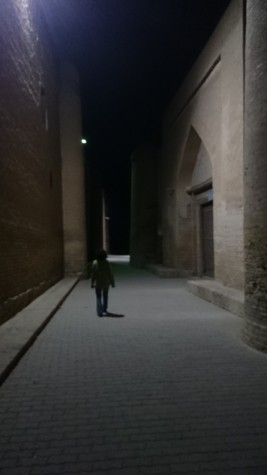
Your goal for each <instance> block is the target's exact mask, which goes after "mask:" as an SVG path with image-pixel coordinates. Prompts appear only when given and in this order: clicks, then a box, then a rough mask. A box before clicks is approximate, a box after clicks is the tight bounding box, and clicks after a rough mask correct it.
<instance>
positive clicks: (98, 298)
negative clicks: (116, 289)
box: [95, 287, 104, 317]
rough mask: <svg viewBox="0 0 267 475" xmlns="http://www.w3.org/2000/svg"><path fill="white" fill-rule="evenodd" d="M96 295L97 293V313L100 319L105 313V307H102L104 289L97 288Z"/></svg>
mask: <svg viewBox="0 0 267 475" xmlns="http://www.w3.org/2000/svg"><path fill="white" fill-rule="evenodd" d="M95 293H96V312H97V315H98V316H99V317H102V314H103V311H104V310H103V305H102V302H101V293H102V289H100V288H97V287H96V289H95Z"/></svg>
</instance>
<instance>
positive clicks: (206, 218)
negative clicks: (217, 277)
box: [201, 201, 214, 277]
mask: <svg viewBox="0 0 267 475" xmlns="http://www.w3.org/2000/svg"><path fill="white" fill-rule="evenodd" d="M201 221H202V256H203V275H205V276H208V277H214V240H213V201H211V202H209V203H205V204H202V205H201Z"/></svg>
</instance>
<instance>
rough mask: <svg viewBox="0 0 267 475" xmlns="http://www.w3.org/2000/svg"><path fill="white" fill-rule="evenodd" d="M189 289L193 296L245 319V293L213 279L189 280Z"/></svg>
mask: <svg viewBox="0 0 267 475" xmlns="http://www.w3.org/2000/svg"><path fill="white" fill-rule="evenodd" d="M187 286H188V289H189V290H190V292H192V293H193V294H195V295H197V296H198V297H201V298H203V299H205V300H208V301H209V302H211V303H213V304H215V305H218V306H219V307H222V308H224V309H225V310H228V312H231V313H234V314H235V315H238V316H239V317H244V293H243V292H242V291H240V290H236V289H233V288H230V287H226V286H225V285H223V284H221V283H220V282H217V281H216V280H212V279H207V280H206V279H198V280H189V281H188V282H187Z"/></svg>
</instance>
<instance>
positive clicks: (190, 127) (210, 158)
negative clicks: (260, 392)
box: [131, 0, 267, 351]
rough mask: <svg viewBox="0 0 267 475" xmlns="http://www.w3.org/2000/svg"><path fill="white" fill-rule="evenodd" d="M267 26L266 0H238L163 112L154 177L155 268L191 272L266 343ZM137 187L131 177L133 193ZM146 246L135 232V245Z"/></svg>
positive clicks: (194, 286) (204, 292)
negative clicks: (159, 245) (157, 255)
mask: <svg viewBox="0 0 267 475" xmlns="http://www.w3.org/2000/svg"><path fill="white" fill-rule="evenodd" d="M266 30H267V7H266V6H265V5H264V4H263V2H260V0H256V1H254V0H247V1H246V2H244V1H242V0H233V1H232V2H231V4H230V6H229V8H228V9H227V10H226V13H225V14H224V16H223V17H222V19H221V21H220V23H219V24H218V26H217V28H216V30H215V31H214V33H213V35H212V36H211V38H210V39H209V41H208V43H207V45H206V47H205V48H204V50H203V51H202V53H201V55H200V56H199V58H198V60H197V61H196V63H195V64H194V66H193V68H192V69H191V71H190V72H189V74H188V76H187V77H186V78H185V80H184V82H183V84H182V85H181V87H180V88H179V90H178V91H177V94H176V96H175V97H174V99H173V101H172V102H171V104H170V105H169V107H168V108H167V110H166V113H165V115H164V117H163V130H162V144H161V149H160V151H159V153H160V160H159V167H158V174H157V175H158V182H157V183H156V182H155V183H154V186H157V188H158V197H159V198H158V202H157V239H156V241H157V242H162V259H161V262H157V264H159V265H158V268H157V266H156V265H155V266H154V269H155V271H156V272H157V273H158V274H159V275H170V276H171V275H175V276H181V277H187V278H190V276H191V277H192V276H193V277H194V280H191V281H189V288H190V289H191V290H192V291H193V292H195V293H196V294H197V295H199V296H201V297H204V298H206V299H208V300H210V301H212V302H214V303H216V304H219V305H221V306H222V307H224V308H226V309H228V310H231V311H232V312H234V313H237V314H238V315H240V316H242V317H244V325H243V327H244V331H243V338H244V340H245V341H246V342H247V343H249V344H250V345H252V346H254V347H256V348H258V349H261V350H263V351H267V252H266V247H267V232H266V230H267V226H266V206H265V205H266V199H267V198H266V197H267V187H266V183H267V174H266V173H267V172H266V170H267V165H266V163H267V161H266V158H265V150H266V143H265V142H266V125H267V124H266V116H267V114H266V107H265V105H266V102H265V95H266V94H265V92H264V91H265V89H266V88H265V86H264V84H265V81H266V77H267V61H266V44H267V43H266ZM134 173H136V170H134ZM135 181H137V180H136V179H135ZM149 181H150V177H149V178H148V183H149ZM151 186H152V187H153V185H151ZM151 186H148V191H147V193H148V194H150V193H151V190H150V188H151ZM136 194H138V189H137V187H136V186H134V183H133V189H132V196H133V200H135V201H137V198H136ZM264 210H265V211H264ZM139 231H141V230H139ZM138 252H139V251H138V249H137V246H136V244H135V242H134V241H132V249H131V254H132V255H133V256H135V255H138ZM134 261H135V259H134V258H133V262H134ZM162 268H166V269H169V273H168V272H165V273H163V272H162ZM174 270H175V272H173V271H174Z"/></svg>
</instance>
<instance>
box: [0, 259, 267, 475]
mask: <svg viewBox="0 0 267 475" xmlns="http://www.w3.org/2000/svg"><path fill="white" fill-rule="evenodd" d="M114 268H115V273H116V275H117V287H116V288H115V289H114V290H113V289H112V290H111V293H110V299H111V305H110V309H111V310H113V311H114V312H119V313H121V312H123V313H125V318H98V317H97V316H96V314H95V302H94V294H93V292H92V290H91V289H89V283H88V281H82V282H81V283H80V284H79V285H78V286H77V287H76V288H75V290H74V291H73V292H72V294H71V295H70V296H69V297H68V299H67V300H66V301H65V303H64V304H63V306H62V308H60V310H59V311H58V312H57V313H56V315H55V316H54V317H53V319H52V320H51V322H50V323H49V325H48V326H47V327H46V329H45V330H44V331H43V333H42V334H41V335H40V336H39V337H38V339H37V340H36V342H35V343H34V345H33V346H32V347H31V348H30V350H29V351H28V352H27V354H26V355H25V356H24V357H23V359H22V360H21V361H20V363H19V365H18V366H17V367H16V368H15V370H14V371H13V372H12V374H11V375H10V376H9V378H8V379H7V380H6V381H5V383H4V384H3V386H2V387H1V388H0V444H1V445H0V451H1V458H0V474H1V475H29V474H30V475H42V474H43V475H48V474H49V475H52V474H79V475H85V474H91V475H137V474H142V475H153V474H160V475H165V474H166V475H167V474H194V473H195V472H196V473H201V474H208V475H211V474H222V475H224V474H233V475H239V474H240V475H248V474H251V475H257V474H267V356H266V355H262V354H261V353H258V352H256V351H254V350H252V349H249V348H247V347H246V346H245V345H244V344H243V343H242V342H241V341H240V337H239V332H240V325H241V320H240V319H239V318H238V317H235V316H233V315H231V314H229V313H227V312H225V311H223V310H221V309H219V308H217V307H214V306H213V305H212V304H209V303H208V302H205V301H202V300H200V299H199V298H197V297H195V296H193V295H191V294H189V293H188V292H187V291H186V288H185V284H184V283H183V282H180V281H178V280H175V279H174V280H170V279H159V278H157V277H155V276H153V275H150V274H148V273H146V272H143V271H133V270H131V271H130V270H129V269H128V268H127V267H126V266H124V267H123V266H122V265H121V266H116V265H115V266H114Z"/></svg>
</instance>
